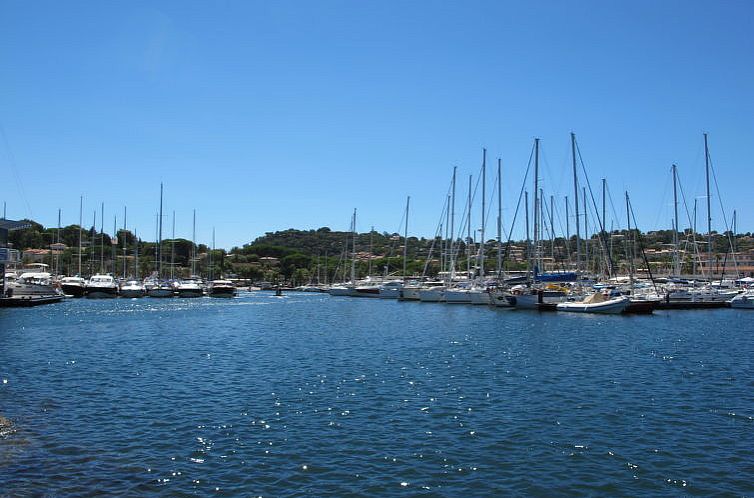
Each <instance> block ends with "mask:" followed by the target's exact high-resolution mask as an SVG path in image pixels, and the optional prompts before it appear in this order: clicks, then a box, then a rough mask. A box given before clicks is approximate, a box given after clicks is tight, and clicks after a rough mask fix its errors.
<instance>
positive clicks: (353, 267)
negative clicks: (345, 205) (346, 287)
mask: <svg viewBox="0 0 754 498" xmlns="http://www.w3.org/2000/svg"><path fill="white" fill-rule="evenodd" d="M351 227H352V229H353V245H352V249H351V284H352V285H356V208H354V209H353V219H352V221H351Z"/></svg>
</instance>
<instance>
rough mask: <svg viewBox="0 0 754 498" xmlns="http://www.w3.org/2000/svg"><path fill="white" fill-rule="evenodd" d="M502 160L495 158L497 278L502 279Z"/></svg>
mask: <svg viewBox="0 0 754 498" xmlns="http://www.w3.org/2000/svg"><path fill="white" fill-rule="evenodd" d="M502 164H503V160H502V159H501V158H499V157H498V158H497V278H498V280H501V279H502V277H501V276H502V268H503V176H502V173H503V168H502Z"/></svg>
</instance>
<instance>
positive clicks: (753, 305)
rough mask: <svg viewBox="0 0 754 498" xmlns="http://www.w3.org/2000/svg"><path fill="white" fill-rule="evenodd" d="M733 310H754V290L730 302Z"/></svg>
mask: <svg viewBox="0 0 754 498" xmlns="http://www.w3.org/2000/svg"><path fill="white" fill-rule="evenodd" d="M730 307H731V308H740V309H749V310H751V309H754V289H749V290H747V291H745V292H743V293H741V294H739V295H737V296H736V297H734V298H733V299H731V300H730Z"/></svg>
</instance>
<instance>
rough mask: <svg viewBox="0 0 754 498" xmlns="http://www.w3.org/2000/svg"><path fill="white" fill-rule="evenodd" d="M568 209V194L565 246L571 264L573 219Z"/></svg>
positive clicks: (566, 199) (566, 200) (566, 198)
mask: <svg viewBox="0 0 754 498" xmlns="http://www.w3.org/2000/svg"><path fill="white" fill-rule="evenodd" d="M568 209H569V208H568V196H565V215H566V217H565V218H566V238H565V248H566V253H567V254H568V263H569V266H570V263H571V250H570V245H571V220H570V219H569V218H568V217H569V215H570V214H569V212H568Z"/></svg>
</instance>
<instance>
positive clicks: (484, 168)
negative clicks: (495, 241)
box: [479, 149, 487, 280]
mask: <svg viewBox="0 0 754 498" xmlns="http://www.w3.org/2000/svg"><path fill="white" fill-rule="evenodd" d="M486 196H487V149H482V231H481V237H480V240H479V279H480V280H481V279H483V278H484V249H485V242H486V239H485V238H484V224H485V219H484V217H485V212H484V211H485V210H486V208H487V204H486V200H487V197H486Z"/></svg>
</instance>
